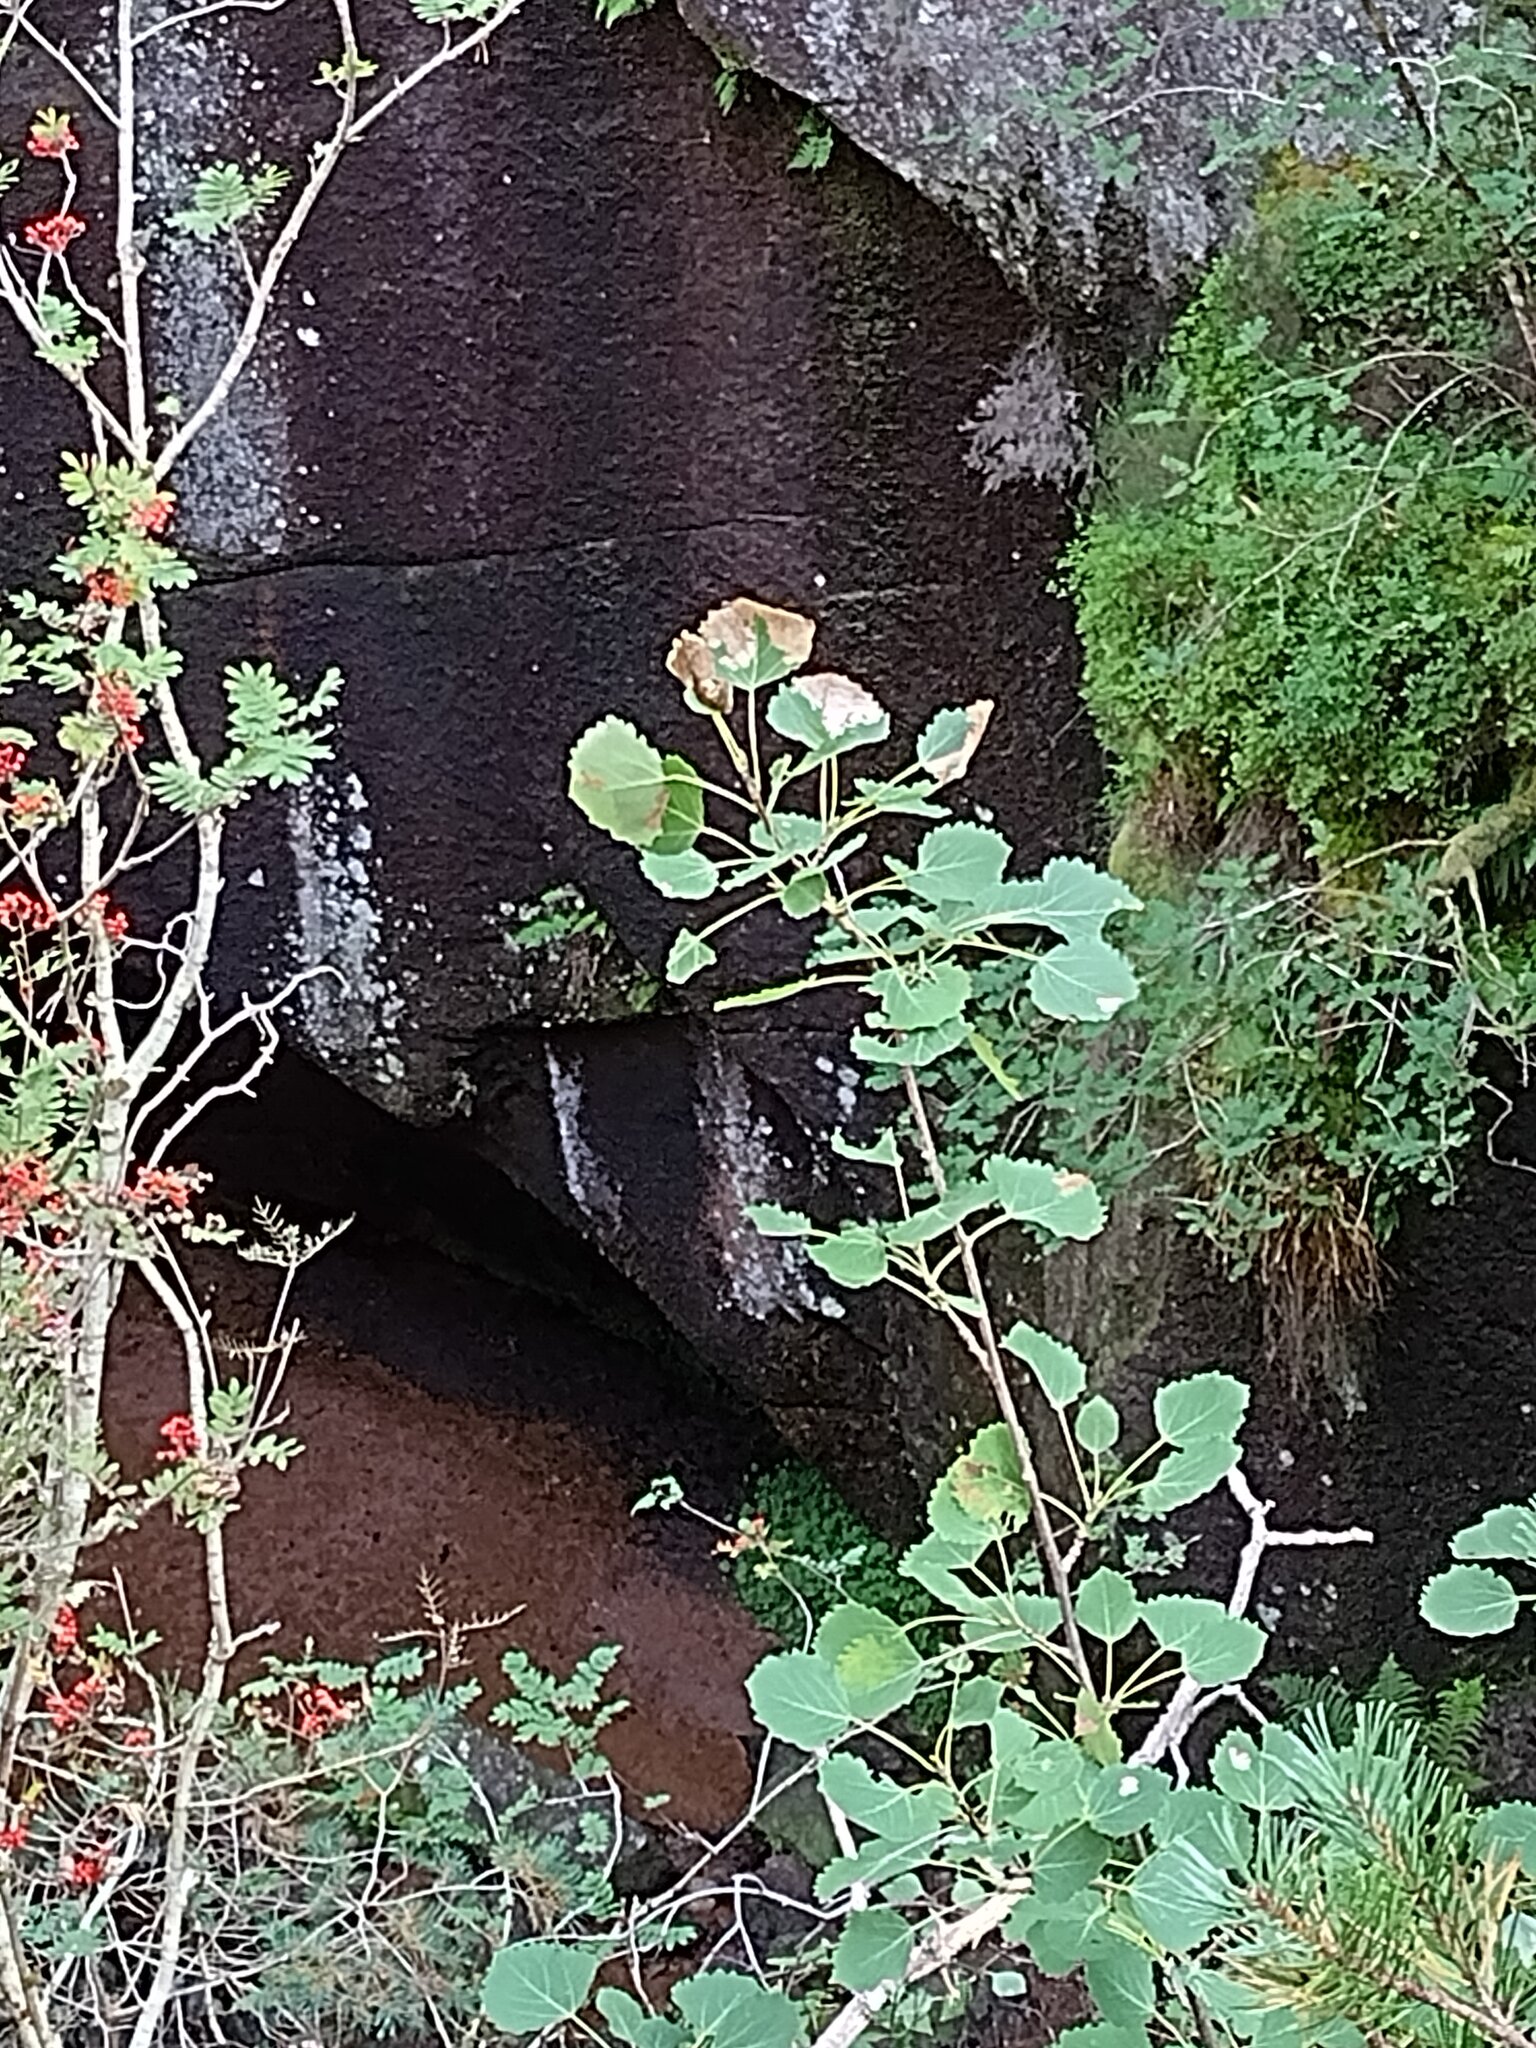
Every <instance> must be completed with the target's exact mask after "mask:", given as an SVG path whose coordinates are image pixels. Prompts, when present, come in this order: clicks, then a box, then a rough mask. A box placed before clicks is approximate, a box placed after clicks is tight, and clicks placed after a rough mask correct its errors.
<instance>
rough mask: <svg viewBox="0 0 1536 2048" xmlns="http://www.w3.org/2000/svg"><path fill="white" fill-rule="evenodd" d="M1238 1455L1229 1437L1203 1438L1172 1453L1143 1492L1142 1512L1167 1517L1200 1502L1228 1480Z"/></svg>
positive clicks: (1163, 1461)
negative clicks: (1192, 1502)
mask: <svg viewBox="0 0 1536 2048" xmlns="http://www.w3.org/2000/svg"><path fill="white" fill-rule="evenodd" d="M1239 1455H1240V1453H1239V1451H1238V1447H1237V1444H1236V1442H1235V1441H1234V1440H1233V1438H1231V1437H1229V1436H1228V1437H1221V1436H1209V1437H1204V1438H1202V1439H1201V1440H1200V1441H1199V1442H1198V1443H1192V1444H1188V1445H1186V1446H1185V1447H1184V1448H1183V1449H1182V1450H1177V1451H1169V1452H1168V1453H1167V1455H1166V1456H1165V1457H1164V1458H1163V1459H1162V1461H1161V1462H1160V1463H1159V1465H1158V1467H1157V1470H1156V1471H1155V1472H1154V1473H1153V1474H1152V1477H1151V1478H1150V1479H1148V1480H1147V1481H1146V1482H1145V1484H1144V1485H1143V1487H1142V1489H1141V1506H1142V1508H1143V1510H1144V1511H1145V1513H1147V1514H1149V1515H1167V1514H1171V1513H1172V1512H1173V1510H1174V1509H1175V1508H1182V1507H1186V1506H1187V1505H1188V1504H1189V1502H1190V1501H1192V1500H1199V1499H1200V1497H1201V1496H1202V1495H1203V1494H1207V1493H1209V1492H1210V1490H1211V1488H1212V1487H1213V1486H1217V1485H1219V1484H1220V1483H1221V1481H1222V1480H1223V1479H1225V1478H1226V1476H1227V1474H1228V1473H1229V1472H1230V1471H1231V1470H1232V1467H1233V1466H1234V1465H1235V1464H1236V1463H1237V1461H1238V1457H1239Z"/></svg>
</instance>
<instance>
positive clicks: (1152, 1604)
mask: <svg viewBox="0 0 1536 2048" xmlns="http://www.w3.org/2000/svg"><path fill="white" fill-rule="evenodd" d="M1141 1614H1142V1619H1143V1620H1144V1621H1145V1622H1146V1624H1147V1627H1148V1628H1149V1629H1150V1630H1151V1631H1152V1634H1153V1636H1154V1637H1155V1638H1156V1640H1157V1641H1158V1642H1160V1643H1161V1644H1162V1646H1163V1648H1164V1649H1165V1650H1173V1651H1175V1652H1177V1654H1178V1655H1179V1656H1180V1657H1181V1658H1182V1659H1183V1663H1184V1669H1185V1670H1186V1671H1187V1672H1188V1674H1189V1676H1190V1677H1191V1678H1193V1679H1194V1680H1195V1681H1196V1683H1197V1684H1200V1685H1237V1684H1240V1683H1241V1681H1242V1680H1243V1679H1245V1678H1248V1677H1251V1676H1252V1674H1253V1672H1254V1670H1255V1669H1256V1668H1257V1666H1258V1663H1259V1659H1260V1658H1261V1657H1262V1656H1263V1655H1264V1644H1265V1635H1264V1631H1263V1629H1261V1628H1260V1627H1259V1625H1258V1623H1257V1622H1256V1621H1249V1620H1248V1619H1247V1618H1246V1617H1245V1616H1242V1615H1237V1614H1229V1613H1228V1612H1227V1610H1226V1608H1225V1607H1223V1606H1221V1605H1220V1603H1219V1602H1218V1601H1215V1600H1201V1599H1198V1598H1196V1597H1195V1596H1194V1595H1193V1594H1189V1593H1161V1594H1159V1595H1158V1596H1157V1597H1156V1598H1155V1599H1152V1600H1145V1601H1143V1602H1142V1608H1141Z"/></svg>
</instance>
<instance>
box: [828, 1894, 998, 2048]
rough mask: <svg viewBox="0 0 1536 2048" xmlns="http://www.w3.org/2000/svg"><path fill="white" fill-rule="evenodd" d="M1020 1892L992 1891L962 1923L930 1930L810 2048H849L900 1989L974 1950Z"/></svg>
mask: <svg viewBox="0 0 1536 2048" xmlns="http://www.w3.org/2000/svg"><path fill="white" fill-rule="evenodd" d="M1023 1889H1024V1888H1023V1887H1022V1886H1021V1887H1020V1888H1019V1889H1018V1890H1016V1891H1008V1890H1005V1891H999V1892H994V1893H993V1894H992V1895H991V1897H990V1898H986V1899H983V1900H982V1902H981V1904H980V1905H979V1906H973V1907H972V1908H971V1910H970V1912H969V1913H967V1914H966V1915H965V1917H964V1919H963V1920H956V1921H954V1922H952V1923H951V1925H949V1926H948V1927H935V1928H932V1929H930V1930H929V1932H928V1933H927V1934H925V1935H924V1936H923V1938H922V1940H921V1941H920V1942H919V1943H918V1944H917V1946H916V1947H915V1948H914V1949H913V1951H912V1954H911V1956H910V1957H909V1958H908V1961H907V1967H906V1968H905V1969H904V1970H903V1971H902V1973H901V1975H900V1976H899V1977H887V1978H886V1979H885V1980H884V1982H883V1983H880V1984H876V1985H875V1986H874V1988H873V1989H872V1990H870V1991H856V1992H855V1993H854V1995H853V1997H852V1998H850V1999H849V2001H848V2003H847V2004H846V2005H845V2006H844V2007H843V2009H842V2011H841V2012H840V2013H839V2014H838V2015H837V2017H836V2019H834V2020H832V2021H830V2022H829V2023H828V2024H827V2025H826V2026H824V2027H823V2028H822V2030H821V2032H820V2033H819V2034H818V2035H817V2036H816V2039H815V2042H814V2044H813V2048H852V2044H853V2042H855V2041H857V2040H858V2038H859V2036H860V2035H861V2034H862V2033H863V2032H864V2030H865V2028H866V2027H867V2026H868V2025H869V2024H870V2022H871V2021H872V2020H873V2019H874V2017H875V2015H876V2014H877V2013H878V2012H879V2011H880V2010H881V2008H882V2007H883V2006H886V2005H889V2004H890V2002H891V2000H892V1999H893V1998H894V1997H895V1996H896V1994H897V1992H898V1991H901V1990H904V1989H905V1987H906V1986H907V1985H908V1984H915V1983H917V1982H918V1981H919V1979H920V1978H923V1977H931V1976H932V1975H933V1973H934V1971H935V1970H941V1969H943V1967H944V1965H945V1964H946V1963H952V1962H953V1961H954V1959H955V1957H956V1956H958V1955H963V1954H964V1953H965V1951H966V1950H967V1949H968V1948H974V1947H975V1946H976V1944H977V1942H978V1941H981V1940H983V1939H985V1937H986V1936H987V1935H989V1934H991V1933H992V1932H993V1931H994V1929H996V1928H998V1927H1001V1926H1002V1924H1003V1922H1004V1921H1005V1920H1006V1919H1007V1918H1008V1915H1009V1914H1010V1913H1011V1912H1012V1911H1013V1909H1014V1907H1015V1906H1016V1905H1017V1904H1018V1901H1019V1899H1020V1897H1021V1896H1022V1895H1023Z"/></svg>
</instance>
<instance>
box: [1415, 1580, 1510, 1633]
mask: <svg viewBox="0 0 1536 2048" xmlns="http://www.w3.org/2000/svg"><path fill="white" fill-rule="evenodd" d="M1419 1612H1420V1614H1422V1615H1423V1617H1424V1619H1425V1620H1426V1621H1427V1622H1428V1623H1429V1625H1430V1627H1431V1628H1437V1629H1439V1631H1440V1633H1441V1634H1442V1635H1446V1636H1497V1635H1502V1634H1503V1633H1504V1631H1505V1629H1507V1628H1513V1627H1514V1625H1515V1621H1516V1618H1517V1617H1518V1615H1519V1613H1520V1601H1519V1598H1518V1596H1517V1594H1516V1592H1515V1589H1514V1587H1513V1586H1512V1585H1511V1584H1510V1583H1509V1581H1508V1579H1506V1578H1505V1576H1504V1574H1503V1573H1502V1572H1495V1571H1490V1570H1489V1568H1488V1566H1487V1565H1485V1564H1453V1565H1451V1566H1450V1568H1449V1569H1448V1570H1446V1571H1443V1572H1439V1573H1437V1574H1436V1576H1435V1577H1434V1578H1432V1579H1431V1580H1430V1582H1429V1584H1428V1585H1427V1586H1426V1587H1425V1588H1424V1591H1423V1592H1422V1593H1421V1594H1420V1595H1419Z"/></svg>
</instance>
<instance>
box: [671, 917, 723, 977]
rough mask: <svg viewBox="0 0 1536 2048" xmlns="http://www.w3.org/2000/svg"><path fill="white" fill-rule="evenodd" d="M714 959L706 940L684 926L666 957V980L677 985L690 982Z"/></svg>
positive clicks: (713, 953)
mask: <svg viewBox="0 0 1536 2048" xmlns="http://www.w3.org/2000/svg"><path fill="white" fill-rule="evenodd" d="M715 957H716V956H715V949H714V947H713V946H712V945H711V944H710V943H709V941H708V939H701V938H700V937H699V935H698V933H697V932H691V931H689V930H688V929H687V928H686V926H685V927H684V929H683V930H682V931H680V932H679V933H678V935H677V937H676V938H675V939H674V940H673V941H672V950H671V952H670V953H668V955H667V979H668V981H670V982H672V983H674V984H677V985H680V984H681V983H683V982H685V981H691V980H692V979H693V977H694V975H696V974H697V973H698V972H699V971H700V969H701V968H705V967H709V966H712V965H713V963H714V960H715Z"/></svg>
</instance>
